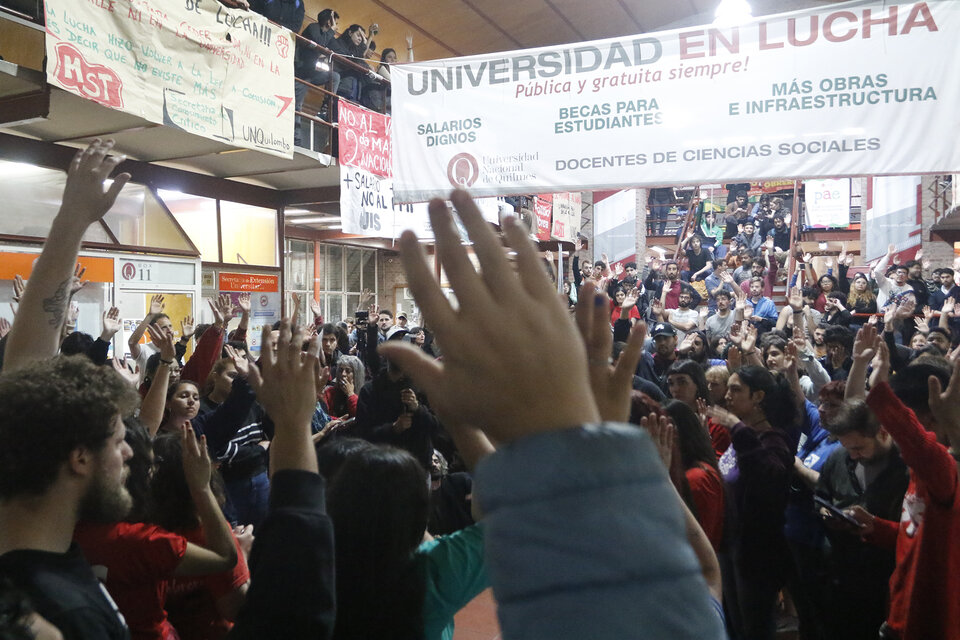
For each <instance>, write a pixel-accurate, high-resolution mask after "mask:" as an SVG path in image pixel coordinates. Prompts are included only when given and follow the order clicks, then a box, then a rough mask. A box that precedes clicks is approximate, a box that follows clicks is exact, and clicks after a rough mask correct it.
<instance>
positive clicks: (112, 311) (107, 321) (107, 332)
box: [100, 307, 120, 342]
mask: <svg viewBox="0 0 960 640" xmlns="http://www.w3.org/2000/svg"><path fill="white" fill-rule="evenodd" d="M100 324H101V326H102V327H103V331H102V332H101V333H100V339H101V340H104V341H105V342H110V339H111V338H113V336H115V335H117V332H118V331H120V309H118V308H117V307H110V308H109V309H107V310H106V311H104V312H103V317H102V318H101V319H100Z"/></svg>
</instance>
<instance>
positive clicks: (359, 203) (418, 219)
mask: <svg viewBox="0 0 960 640" xmlns="http://www.w3.org/2000/svg"><path fill="white" fill-rule="evenodd" d="M340 219H341V221H342V222H341V224H342V225H343V232H344V233H350V234H354V235H360V236H369V237H372V238H398V237H399V236H400V234H401V233H402V232H403V231H404V230H405V229H411V230H412V231H413V232H414V233H416V234H417V237H418V238H420V239H421V240H429V239H432V238H433V232H432V231H431V230H430V221H429V219H428V218H427V205H426V204H415V205H409V204H407V205H401V204H396V205H395V204H394V201H393V180H391V179H390V178H381V177H380V176H377V175H374V174H372V173H370V172H369V171H365V170H363V169H360V168H359V167H348V166H346V165H340Z"/></svg>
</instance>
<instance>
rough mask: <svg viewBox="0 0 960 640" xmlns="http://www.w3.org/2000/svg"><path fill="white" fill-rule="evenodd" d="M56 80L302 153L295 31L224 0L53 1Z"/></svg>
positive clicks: (49, 24) (51, 63)
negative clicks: (296, 145) (297, 133)
mask: <svg viewBox="0 0 960 640" xmlns="http://www.w3.org/2000/svg"><path fill="white" fill-rule="evenodd" d="M45 14H46V30H47V40H46V41H47V45H46V50H47V60H48V63H47V82H49V83H50V84H52V85H55V86H58V87H60V88H62V89H65V90H67V91H69V92H71V93H74V94H76V95H79V96H81V97H83V98H87V99H88V100H93V101H95V102H98V103H100V104H103V105H105V106H108V107H111V108H114V109H119V110H121V111H124V112H126V113H131V114H134V115H137V116H140V117H141V118H145V119H146V120H150V121H151V122H156V123H160V124H163V125H165V126H169V127H173V128H177V129H182V130H184V131H187V132H190V133H193V134H196V135H198V136H203V137H205V138H210V139H213V140H219V141H221V142H224V143H226V144H230V145H234V146H237V147H245V148H249V149H256V150H258V151H263V152H266V153H270V154H273V155H279V156H283V157H287V158H290V157H292V156H293V122H294V113H293V112H294V107H293V86H294V84H293V83H294V81H293V54H294V46H293V35H292V34H291V33H290V32H289V31H287V30H286V29H283V28H281V27H278V26H277V25H275V24H271V23H270V22H269V21H268V20H267V19H266V18H263V17H262V16H260V15H258V14H256V13H253V12H252V11H243V10H239V9H230V8H227V7H225V6H223V5H221V4H220V3H218V2H216V0H174V1H173V2H163V3H159V2H150V1H148V0H88V1H85V2H71V1H70V0H46V12H45Z"/></svg>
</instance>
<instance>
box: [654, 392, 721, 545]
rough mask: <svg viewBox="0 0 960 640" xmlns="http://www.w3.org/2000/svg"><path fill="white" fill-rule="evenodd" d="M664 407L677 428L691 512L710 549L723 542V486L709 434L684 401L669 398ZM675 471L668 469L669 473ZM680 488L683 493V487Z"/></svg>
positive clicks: (680, 458) (681, 463)
mask: <svg viewBox="0 0 960 640" xmlns="http://www.w3.org/2000/svg"><path fill="white" fill-rule="evenodd" d="M663 408H664V410H665V411H666V413H667V415H668V416H670V419H671V420H673V423H674V424H675V425H676V428H677V445H678V447H679V452H678V453H679V456H674V459H677V458H679V460H678V461H679V462H680V466H681V467H682V469H683V475H684V478H685V479H686V483H687V486H688V487H689V490H690V497H691V498H692V499H693V505H694V506H695V507H696V509H694V510H693V511H694V515H695V516H696V518H697V522H699V523H700V526H701V527H703V531H704V533H706V535H707V538H708V539H709V540H710V544H711V545H712V546H713V550H714V551H717V550H718V549H719V548H720V544H721V543H722V541H723V513H724V489H723V478H722V477H721V476H720V470H719V468H718V467H717V456H716V454H715V453H714V448H713V443H712V442H711V440H710V436H709V435H708V434H707V432H706V430H705V429H704V428H703V424H702V423H701V422H700V418H699V417H698V416H697V414H696V412H694V410H693V409H691V408H690V406H689V405H687V404H686V403H684V402H681V401H679V400H668V401H667V402H666V403H664V405H663ZM673 475H674V474H673V473H672V470H671V476H673ZM678 490H680V493H681V495H683V493H684V492H683V490H682V489H678Z"/></svg>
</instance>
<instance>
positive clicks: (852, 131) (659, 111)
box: [391, 0, 960, 202]
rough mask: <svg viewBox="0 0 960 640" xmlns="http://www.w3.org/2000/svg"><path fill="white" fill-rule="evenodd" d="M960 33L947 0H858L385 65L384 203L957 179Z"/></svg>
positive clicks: (958, 6)
mask: <svg viewBox="0 0 960 640" xmlns="http://www.w3.org/2000/svg"><path fill="white" fill-rule="evenodd" d="M958 36H960V2H956V1H954V0H928V1H927V2H900V3H891V2H886V1H881V0H870V1H867V0H861V1H854V2H848V3H844V4H842V5H837V6H826V7H823V6H820V7H816V8H813V9H808V10H803V11H797V12H792V13H785V14H780V15H774V16H764V17H760V18H755V19H753V20H751V21H749V22H746V23H744V24H740V25H736V26H710V25H706V26H701V27H685V28H682V29H676V30H672V31H662V32H657V33H646V34H642V35H637V36H631V37H621V38H612V39H606V40H598V41H594V42H581V43H574V44H569V45H555V46H549V47H541V48H535V49H526V50H522V51H509V52H499V53H492V54H483V55H476V56H469V57H462V58H453V59H446V60H432V61H426V62H417V63H411V64H404V65H398V66H396V67H394V68H393V69H392V70H391V73H392V78H393V82H392V90H393V127H392V133H393V147H392V148H393V153H394V159H393V167H394V180H395V190H396V195H397V198H398V200H400V201H402V202H418V201H423V200H426V199H428V198H430V197H433V196H438V195H443V194H444V193H445V192H446V191H448V190H449V189H450V188H451V186H461V187H464V188H469V189H470V190H471V192H473V193H474V194H475V195H479V196H485V195H509V194H525V193H552V192H557V191H562V190H564V189H569V188H576V189H579V190H588V189H589V190H616V189H620V188H623V187H628V186H630V187H632V186H664V185H670V184H709V183H722V182H725V181H726V182H729V180H728V178H731V177H732V176H736V177H737V178H739V179H742V180H744V181H746V180H755V181H759V180H767V179H771V180H772V179H783V178H795V177H796V178H818V177H837V176H852V175H868V174H869V175H878V174H881V175H882V174H906V173H922V172H944V173H947V172H954V171H957V170H960V145H956V144H955V141H956V140H957V138H958V136H960V120H958V119H957V118H956V117H955V111H956V105H957V104H958V103H960V82H957V81H956V77H955V74H954V73H953V71H952V70H953V69H954V68H955V67H956V65H957V64H960V37H958ZM931 60H936V61H937V62H938V64H931V63H930V61H931ZM923 122H936V123H938V126H937V127H917V126H916V123H923Z"/></svg>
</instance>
